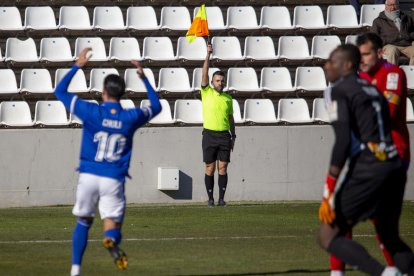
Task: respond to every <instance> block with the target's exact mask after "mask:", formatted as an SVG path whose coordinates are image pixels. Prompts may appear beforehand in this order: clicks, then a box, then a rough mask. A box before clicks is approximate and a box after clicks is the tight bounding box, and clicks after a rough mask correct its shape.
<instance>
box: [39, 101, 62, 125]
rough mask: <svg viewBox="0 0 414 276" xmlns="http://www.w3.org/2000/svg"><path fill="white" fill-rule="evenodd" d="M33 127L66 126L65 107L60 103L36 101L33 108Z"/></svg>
mask: <svg viewBox="0 0 414 276" xmlns="http://www.w3.org/2000/svg"><path fill="white" fill-rule="evenodd" d="M34 123H35V125H45V126H67V125H69V121H68V117H67V116H66V109H65V106H64V105H63V103H62V102H61V101H38V102H36V107H35V116H34Z"/></svg>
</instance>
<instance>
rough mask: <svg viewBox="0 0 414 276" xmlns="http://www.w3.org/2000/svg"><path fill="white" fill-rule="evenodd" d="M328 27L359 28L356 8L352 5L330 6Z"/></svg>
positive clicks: (327, 20)
mask: <svg viewBox="0 0 414 276" xmlns="http://www.w3.org/2000/svg"><path fill="white" fill-rule="evenodd" d="M327 13H328V14H327V16H326V17H327V19H326V25H328V27H331V28H340V29H349V28H359V24H358V18H357V14H356V11H355V8H354V7H352V6H351V5H335V6H329V7H328V12H327Z"/></svg>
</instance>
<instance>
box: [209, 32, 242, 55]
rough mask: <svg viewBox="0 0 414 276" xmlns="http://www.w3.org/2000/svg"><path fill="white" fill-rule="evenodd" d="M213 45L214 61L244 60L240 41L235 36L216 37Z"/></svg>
mask: <svg viewBox="0 0 414 276" xmlns="http://www.w3.org/2000/svg"><path fill="white" fill-rule="evenodd" d="M211 44H212V45H213V53H212V55H211V58H212V59H217V60H234V61H237V60H243V59H244V57H243V56H242V52H241V47H240V42H239V39H238V38H237V37H235V36H215V37H213V39H212V40H211Z"/></svg>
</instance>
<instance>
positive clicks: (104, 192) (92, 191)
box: [55, 48, 161, 276]
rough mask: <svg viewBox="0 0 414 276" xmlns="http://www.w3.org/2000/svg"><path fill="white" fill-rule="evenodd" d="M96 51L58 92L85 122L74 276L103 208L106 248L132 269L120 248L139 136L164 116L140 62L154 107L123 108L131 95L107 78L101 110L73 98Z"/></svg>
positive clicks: (140, 73) (84, 57) (122, 85)
mask: <svg viewBox="0 0 414 276" xmlns="http://www.w3.org/2000/svg"><path fill="white" fill-rule="evenodd" d="M91 50H92V49H91V48H86V49H84V50H83V51H82V52H81V53H80V54H79V57H78V59H77V61H76V63H75V64H74V65H73V67H72V68H71V70H70V71H69V72H68V73H67V74H66V75H65V77H64V78H63V79H62V80H61V81H60V82H59V84H58V85H57V87H56V90H55V95H56V97H57V98H58V99H59V100H60V101H62V102H63V104H64V105H65V107H66V108H67V109H68V110H70V112H71V113H72V114H75V115H76V116H78V117H79V118H80V119H81V120H82V121H83V130H82V145H81V152H80V165H79V168H78V170H79V180H78V186H77V191H76V203H75V206H74V208H73V214H74V215H75V216H77V217H78V221H77V224H76V226H75V229H74V231H73V236H72V269H71V275H72V276H74V275H80V274H81V263H82V256H83V253H84V252H85V249H86V246H87V242H88V232H89V229H90V227H91V226H92V223H93V219H94V217H95V213H96V208H97V205H98V204H99V212H100V216H101V219H102V220H103V228H104V239H103V245H104V247H105V248H107V249H108V250H109V252H110V254H111V256H112V257H113V258H114V261H115V264H116V266H117V267H118V268H119V269H121V270H124V269H126V268H127V264H128V262H127V256H126V254H125V253H124V252H123V251H122V250H121V249H120V248H119V244H120V243H121V239H122V235H121V226H122V222H123V218H124V214H125V190H124V184H125V177H127V176H128V169H129V163H130V159H131V154H132V143H133V136H134V133H135V131H136V130H137V129H138V128H139V127H141V126H143V125H144V124H145V123H146V122H148V121H149V120H150V119H151V118H153V117H154V116H156V115H157V114H158V113H160V111H161V104H160V101H159V98H158V95H157V94H156V92H155V91H154V89H153V88H152V87H151V85H150V83H149V81H148V79H147V78H146V77H145V75H144V72H143V69H142V67H141V64H140V63H139V62H138V61H132V63H133V64H134V65H135V66H136V67H137V74H138V76H139V77H140V78H141V79H142V81H143V82H144V84H145V87H146V89H147V92H148V94H147V96H148V99H149V101H150V106H148V107H144V108H141V109H140V108H133V109H127V110H125V109H123V108H122V107H121V105H120V103H119V101H120V99H121V97H122V96H123V95H124V93H125V82H124V79H122V78H121V77H119V76H117V75H108V76H107V77H106V78H105V80H104V88H103V91H102V101H103V102H102V103H101V104H100V105H97V104H94V103H90V102H87V101H84V100H81V99H80V98H78V97H77V96H76V95H74V94H72V93H68V87H69V84H70V82H71V80H72V78H73V76H74V75H75V74H76V72H77V71H78V69H79V68H81V67H83V66H85V64H86V63H87V62H88V60H89V59H90V57H91V55H90V53H91Z"/></svg>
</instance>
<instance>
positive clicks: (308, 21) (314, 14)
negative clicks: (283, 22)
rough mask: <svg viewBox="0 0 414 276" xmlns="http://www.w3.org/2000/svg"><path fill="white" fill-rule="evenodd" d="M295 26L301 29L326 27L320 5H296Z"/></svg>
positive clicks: (294, 13)
mask: <svg viewBox="0 0 414 276" xmlns="http://www.w3.org/2000/svg"><path fill="white" fill-rule="evenodd" d="M293 26H294V27H295V28H301V29H326V25H325V22H324V18H323V13H322V9H321V7H320V6H296V7H295V9H294V11H293Z"/></svg>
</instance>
